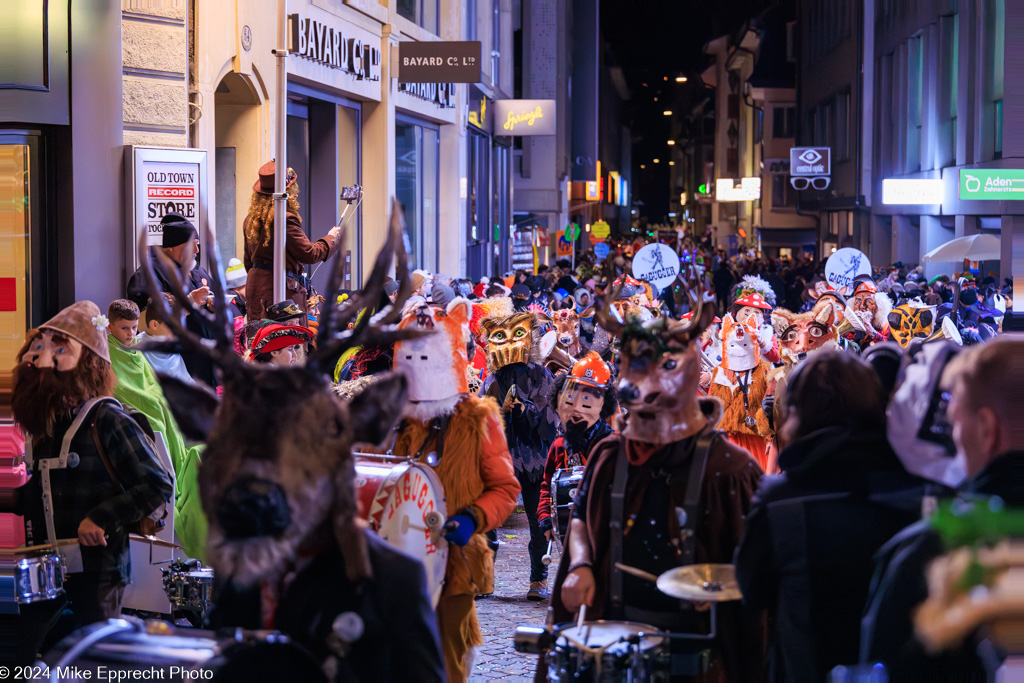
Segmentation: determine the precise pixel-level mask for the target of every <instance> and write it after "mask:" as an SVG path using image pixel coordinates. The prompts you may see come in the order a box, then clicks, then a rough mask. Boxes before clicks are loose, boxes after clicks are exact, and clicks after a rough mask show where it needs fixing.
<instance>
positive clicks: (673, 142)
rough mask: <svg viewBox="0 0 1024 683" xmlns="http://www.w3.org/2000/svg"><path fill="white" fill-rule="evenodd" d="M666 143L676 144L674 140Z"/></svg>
mask: <svg viewBox="0 0 1024 683" xmlns="http://www.w3.org/2000/svg"><path fill="white" fill-rule="evenodd" d="M666 144H669V145H674V144H676V141H675V140H669V141H668V142H667V143H666Z"/></svg>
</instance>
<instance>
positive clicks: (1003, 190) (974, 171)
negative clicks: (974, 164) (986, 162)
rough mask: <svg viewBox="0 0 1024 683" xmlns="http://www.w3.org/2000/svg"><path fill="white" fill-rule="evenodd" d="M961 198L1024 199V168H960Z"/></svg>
mask: <svg viewBox="0 0 1024 683" xmlns="http://www.w3.org/2000/svg"><path fill="white" fill-rule="evenodd" d="M960 199H990V200H994V201H997V202H1005V201H1012V200H1017V201H1021V200H1024V169H1020V168H994V169H985V168H964V169H960Z"/></svg>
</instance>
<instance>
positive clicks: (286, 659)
mask: <svg viewBox="0 0 1024 683" xmlns="http://www.w3.org/2000/svg"><path fill="white" fill-rule="evenodd" d="M44 663H45V664H46V666H47V667H48V668H49V669H50V671H51V672H56V671H57V670H58V668H59V669H60V670H61V671H68V672H73V674H74V675H73V676H70V677H68V678H61V680H76V681H77V680H97V679H98V678H101V677H102V678H104V679H105V680H128V679H132V678H134V677H135V676H133V674H132V672H143V674H145V673H147V672H148V673H149V674H150V675H149V676H143V677H146V678H154V677H156V678H159V679H160V680H164V681H195V680H200V681H244V680H259V681H307V680H308V681H322V680H324V673H323V670H322V669H321V668H320V665H319V664H318V663H317V661H316V660H315V659H313V657H312V656H311V655H310V654H309V653H308V652H307V651H306V650H305V649H304V648H302V647H300V646H298V645H296V644H295V643H293V642H291V641H290V640H289V639H288V638H287V637H286V636H283V635H281V634H279V633H273V632H268V631H243V630H242V629H238V630H237V631H236V632H235V633H233V634H232V635H231V636H224V635H223V634H222V633H220V632H218V633H214V632H212V631H198V630H195V629H179V628H175V627H174V626H171V625H170V624H168V623H167V622H165V621H156V620H151V621H146V622H143V621H140V620H138V619H133V618H126V619H109V620H107V621H101V622H97V623H95V624H92V625H90V626H86V627H85V628H81V629H79V630H77V631H75V632H74V633H72V634H71V635H69V636H68V637H67V638H65V639H64V640H62V641H61V642H60V643H58V644H57V645H56V646H54V647H53V648H52V649H51V650H49V652H47V653H46V656H45V657H44ZM153 672H158V673H157V676H153Z"/></svg>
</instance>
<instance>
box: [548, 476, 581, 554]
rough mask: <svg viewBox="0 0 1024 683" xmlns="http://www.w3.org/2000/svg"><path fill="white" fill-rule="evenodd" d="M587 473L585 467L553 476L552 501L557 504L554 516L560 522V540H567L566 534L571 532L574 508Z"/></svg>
mask: <svg viewBox="0 0 1024 683" xmlns="http://www.w3.org/2000/svg"><path fill="white" fill-rule="evenodd" d="M585 471H586V468H585V467H573V468H565V469H558V470H555V473H554V474H553V475H552V476H551V500H552V501H553V502H554V504H555V509H554V515H553V516H554V517H555V519H556V521H557V522H558V537H559V538H565V532H566V531H568V530H569V520H570V519H572V506H573V505H574V504H575V503H576V495H577V493H578V492H579V488H580V482H582V481H583V473H584V472H585Z"/></svg>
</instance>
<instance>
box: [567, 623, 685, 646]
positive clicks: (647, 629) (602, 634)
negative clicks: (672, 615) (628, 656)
mask: <svg viewBox="0 0 1024 683" xmlns="http://www.w3.org/2000/svg"><path fill="white" fill-rule="evenodd" d="M640 633H643V634H645V635H644V637H643V638H641V639H640V643H639V648H640V649H641V650H650V649H652V648H655V647H658V646H659V645H661V643H662V642H663V641H664V640H665V639H664V638H661V637H659V636H658V635H657V634H658V633H659V631H658V629H656V628H655V627H653V626H651V625H649V624H638V623H636V622H632V621H587V622H584V624H583V627H582V628H577V627H576V625H575V624H574V625H572V626H570V627H568V628H563V629H561V631H559V639H558V641H559V644H564V643H565V642H568V643H571V644H574V645H576V644H582V645H584V646H585V647H588V648H591V649H599V648H608V649H607V650H606V651H607V652H609V653H611V654H618V653H619V651H623V652H624V651H626V650H628V649H629V647H630V646H629V642H628V641H629V639H630V638H632V637H634V636H636V635H637V634H640ZM646 634H654V635H646ZM584 639H585V640H584ZM615 643H619V644H618V645H615ZM609 646H610V647H609Z"/></svg>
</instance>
